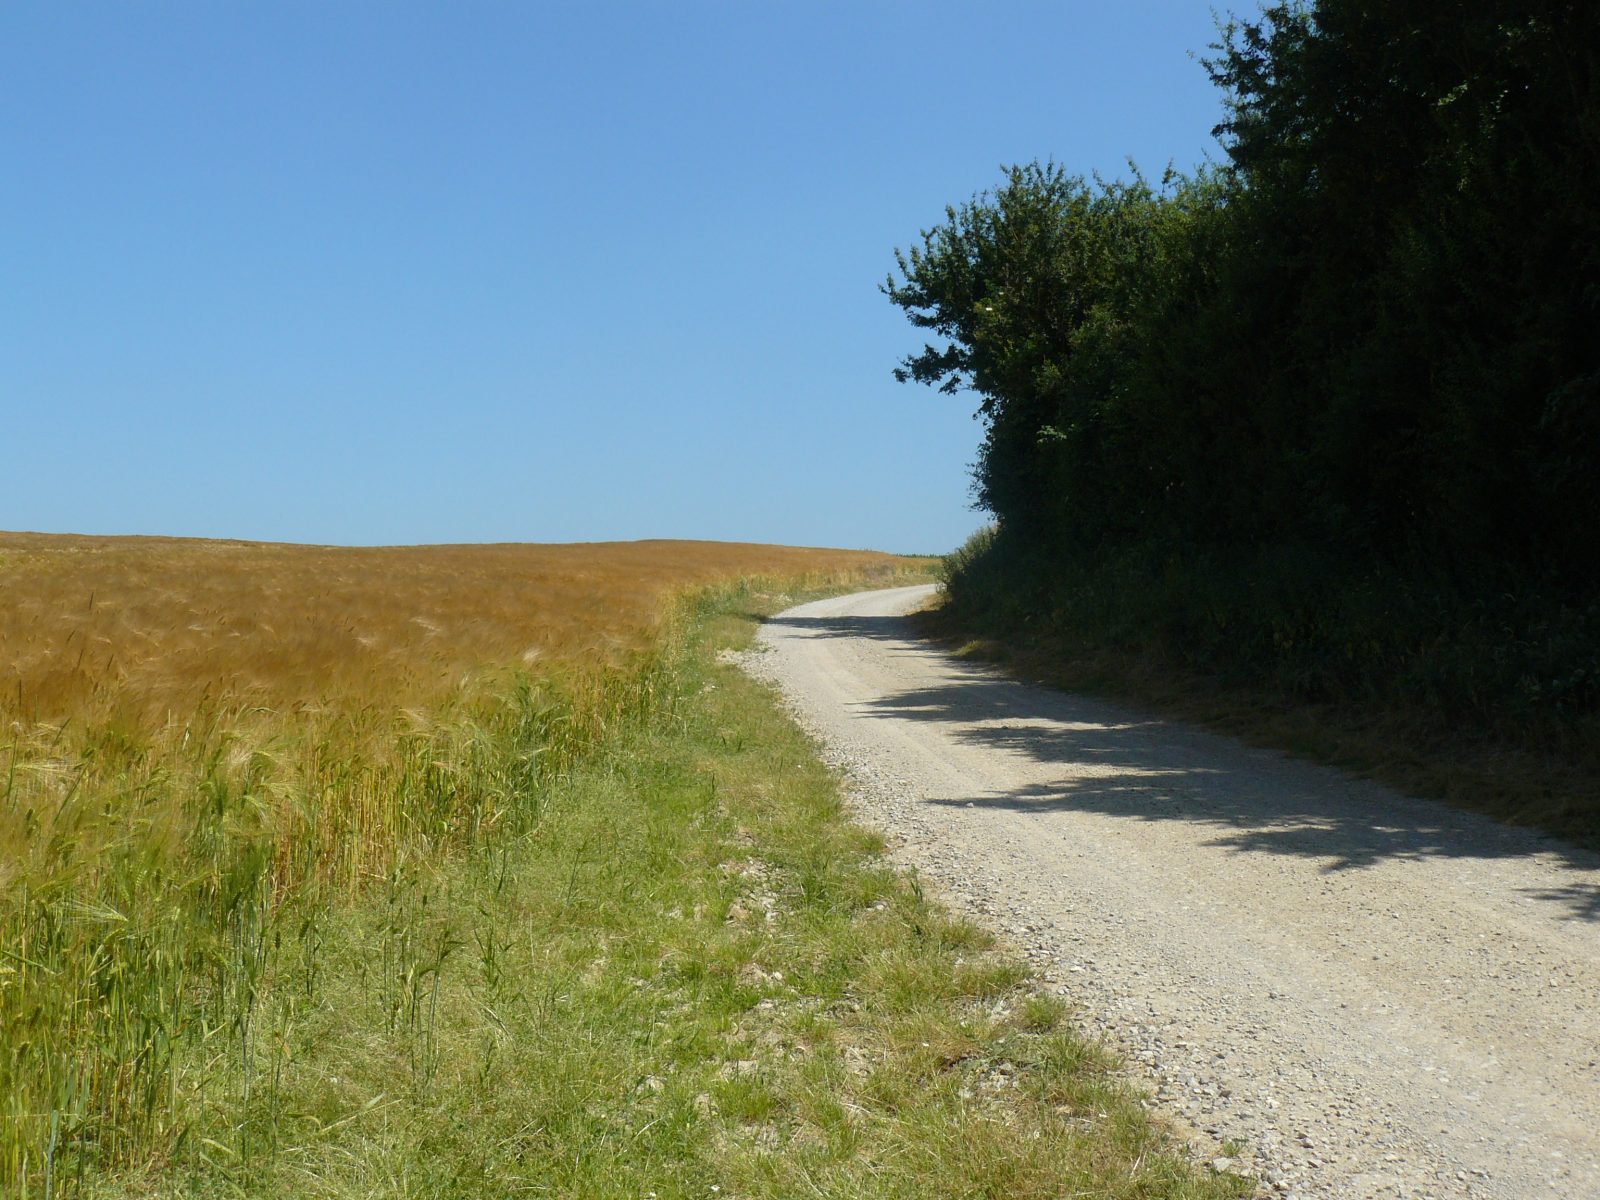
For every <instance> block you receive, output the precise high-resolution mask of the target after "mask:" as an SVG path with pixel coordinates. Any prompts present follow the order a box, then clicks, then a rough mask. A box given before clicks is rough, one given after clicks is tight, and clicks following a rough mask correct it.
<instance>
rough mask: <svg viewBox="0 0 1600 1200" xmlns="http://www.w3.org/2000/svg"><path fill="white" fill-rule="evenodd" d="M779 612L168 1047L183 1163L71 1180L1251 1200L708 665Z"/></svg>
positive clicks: (711, 604)
mask: <svg viewBox="0 0 1600 1200" xmlns="http://www.w3.org/2000/svg"><path fill="white" fill-rule="evenodd" d="M777 603H779V600H778V598H776V597H772V596H764V597H761V596H751V595H749V594H740V593H738V592H734V591H724V592H723V593H721V594H720V595H718V596H716V597H715V598H714V599H712V600H708V601H707V602H705V603H704V604H703V605H702V606H701V607H700V608H699V609H698V610H697V611H696V612H695V613H694V614H693V615H692V616H691V617H690V618H689V619H687V620H686V621H685V622H684V624H683V626H682V629H681V633H680V636H679V641H678V643H677V644H676V645H675V646H673V647H671V648H669V652H668V653H667V655H666V659H665V665H664V666H663V667H661V669H660V670H659V672H658V674H657V675H656V676H655V693H654V700H653V703H652V704H651V705H649V706H648V708H645V707H642V706H641V708H640V709H639V710H638V711H637V712H635V713H634V714H633V715H632V716H631V717H630V718H629V719H628V720H625V721H620V722H618V723H616V724H615V726H614V727H613V728H612V729H611V730H610V732H608V733H607V735H606V737H605V738H604V739H603V741H602V743H601V744H600V745H599V746H598V747H597V748H596V749H595V750H594V751H593V752H591V753H589V754H587V755H584V756H581V757H580V758H578V759H577V760H576V761H575V762H574V763H573V764H572V765H571V766H570V767H569V768H568V769H566V770H564V771H563V772H561V773H560V774H559V775H558V776H555V777H553V778H551V779H550V780H549V781H547V782H546V783H544V784H542V785H541V786H542V787H543V789H544V791H543V794H542V795H541V797H540V800H539V803H538V804H537V805H536V806H527V807H528V811H530V812H532V813H534V815H533V816H531V817H530V819H528V820H526V821H524V822H522V823H520V826H519V827H518V828H517V829H516V831H515V832H514V834H508V835H505V836H498V837H494V838H487V839H481V840H480V841H479V842H477V843H476V844H474V845H473V846H471V847H469V848H468V849H466V850H464V851H462V852H460V853H455V854H432V855H430V854H420V853H419V854H415V855H412V856H409V857H403V858H402V859H401V860H400V861H398V862H396V863H395V864H394V866H393V868H392V869H391V870H389V871H388V873H387V874H386V876H385V877H384V878H383V879H382V880H381V881H378V882H377V883H376V884H375V886H374V887H373V888H372V889H371V890H370V892H369V893H368V894H367V895H366V896H365V897H364V898H363V899H362V901H361V902H359V903H354V902H353V903H347V904H342V905H336V906H325V907H321V908H316V909H310V908H307V909H304V910H302V911H300V912H298V913H294V912H293V910H292V907H291V908H290V909H285V910H283V915H281V916H280V917H278V918H276V919H274V920H273V921H272V922H269V923H268V925H267V926H266V927H264V928H263V930H262V932H261V937H263V938H265V939H266V940H267V942H268V943H270V945H271V947H272V953H271V954H270V955H266V956H264V961H267V962H268V964H269V965H268V966H267V968H266V969H264V970H263V972H262V973H261V975H260V977H259V979H257V980H256V984H255V986H256V988H257V998H256V1000H255V1003H254V1004H253V1005H252V1006H251V1007H250V1013H251V1016H250V1019H249V1020H248V1022H245V1023H243V1026H242V1027H241V1023H239V1022H237V1021H236V1022H234V1023H233V1024H231V1025H221V1026H219V1027H218V1028H217V1029H216V1031H215V1032H214V1034H213V1035H212V1036H211V1037H210V1038H202V1039H200V1040H199V1041H198V1042H197V1043H196V1044H195V1045H190V1046H185V1047H184V1048H183V1049H182V1051H181V1053H180V1058H181V1065H180V1068H179V1069H178V1070H176V1071H175V1072H174V1074H173V1077H172V1078H173V1080H174V1083H173V1086H174V1087H175V1088H177V1089H178V1090H179V1091H180V1092H183V1091H184V1089H186V1088H188V1089H191V1090H190V1091H189V1092H186V1093H185V1094H186V1095H191V1096H192V1098H193V1102H184V1103H180V1104H179V1105H178V1110H179V1111H181V1112H182V1113H183V1114H184V1118H185V1120H184V1122H183V1128H182V1131H181V1133H180V1134H179V1135H178V1136H177V1137H175V1138H174V1139H173V1140H172V1142H171V1143H169V1144H168V1147H167V1150H166V1152H165V1153H164V1154H162V1155H161V1156H159V1157H157V1158H154V1159H152V1160H150V1161H147V1162H146V1163H144V1164H143V1165H141V1166H139V1167H137V1168H126V1167H125V1168H122V1169H119V1170H116V1171H103V1172H102V1171H96V1170H93V1169H92V1164H91V1169H85V1166H84V1162H85V1160H84V1158H83V1157H82V1156H80V1157H79V1158H78V1159H77V1160H76V1161H77V1163H78V1169H77V1172H76V1174H75V1175H74V1176H73V1177H72V1180H69V1181H67V1182H72V1181H73V1180H75V1181H77V1182H80V1183H81V1185H82V1189H83V1190H84V1191H85V1192H86V1193H89V1194H95V1195H140V1196H143V1195H182V1196H212V1195H215V1196H280V1195H295V1196H306V1197H354V1196H362V1197H390V1196H393V1197H441V1198H442V1197H473V1196H484V1197H489V1196H493V1197H506V1196H518V1195H540V1196H543V1195H555V1196H583V1197H589V1196H595V1197H607V1196H619V1197H621V1196H631V1197H652V1196H653V1197H656V1198H658V1200H666V1198H668V1197H733V1196H741V1197H745V1196H748V1197H756V1196H771V1197H779V1196H795V1197H799V1196H810V1197H815V1196H818V1195H822V1196H840V1197H876V1196H885V1197H887V1196H906V1197H911V1196H916V1197H1033V1196H1037V1197H1046V1196H1048V1197H1059V1196H1075V1195H1091V1196H1106V1197H1150V1198H1155V1197H1195V1198H1199V1197H1222V1196H1238V1195H1242V1194H1245V1193H1246V1192H1247V1191H1248V1187H1247V1185H1246V1184H1245V1183H1244V1182H1243V1181H1241V1180H1237V1179H1232V1178H1227V1177H1220V1176H1214V1175H1211V1174H1210V1173H1209V1172H1207V1171H1205V1170H1204V1169H1201V1168H1196V1167H1192V1166H1190V1165H1189V1164H1188V1163H1187V1162H1186V1161H1185V1159H1184V1158H1183V1156H1182V1155H1181V1153H1179V1152H1178V1151H1177V1149H1176V1147H1175V1146H1174V1144H1173V1143H1172V1142H1171V1141H1170V1139H1169V1138H1168V1137H1167V1136H1166V1135H1165V1134H1163V1133H1162V1132H1161V1131H1160V1130H1159V1129H1158V1128H1157V1127H1155V1126H1154V1125H1153V1124H1152V1123H1151V1121H1150V1119H1149V1117H1148V1115H1147V1114H1146V1113H1145V1111H1144V1110H1143V1109H1142V1108H1141V1106H1140V1105H1139V1103H1138V1098H1137V1096H1136V1095H1135V1094H1134V1093H1133V1092H1132V1091H1130V1089H1129V1087H1128V1085H1126V1084H1125V1083H1124V1082H1122V1080H1121V1077H1120V1076H1119V1075H1118V1073H1117V1070H1116V1066H1115V1064H1114V1062H1112V1061H1111V1059H1110V1058H1109V1057H1108V1056H1107V1055H1106V1053H1105V1052H1104V1051H1102V1050H1101V1049H1100V1048H1098V1047H1097V1046H1095V1045H1092V1044H1090V1043H1088V1042H1085V1041H1084V1040H1083V1039H1082V1038H1081V1037H1080V1036H1079V1035H1078V1034H1076V1033H1075V1032H1074V1031H1073V1030H1072V1028H1071V1024H1070V1020H1069V1016H1070V1013H1069V1010H1068V1006H1067V1005H1066V1004H1065V1003H1064V1002H1063V1001H1062V1000H1061V999H1059V998H1057V997H1054V996H1050V995H1046V994H1043V993H1041V992H1039V991H1037V990H1036V986H1035V985H1034V984H1033V983H1032V982H1031V981H1030V980H1029V979H1028V977H1027V974H1026V971H1025V970H1024V968H1023V967H1022V966H1021V964H1020V963H1019V962H1018V961H1017V960H1016V959H1014V958H1012V957H1011V956H1009V955H1008V954H1007V953H1006V952H1005V951H1003V950H1002V949H1001V948H999V947H997V946H996V945H995V944H994V943H993V942H992V940H991V939H990V938H989V937H988V935H986V934H985V933H984V932H983V931H982V930H980V929H978V928H976V927H975V926H973V925H971V924H969V923H967V922H965V921H962V920H959V919H956V918H954V917H952V916H951V915H950V914H948V913H947V912H945V911H943V910H942V909H941V908H940V907H938V906H937V905H936V904H934V903H932V902H930V900H929V899H928V898H926V897H925V896H923V895H922V894H921V891H920V889H918V888H917V887H916V885H915V882H914V880H913V879H910V878H908V877H907V876H905V875H903V874H901V873H898V872H896V871H895V870H893V869H891V868H890V866H889V865H888V864H887V863H886V861H885V860H884V858H883V857H882V853H881V852H882V846H881V845H880V842H879V839H878V838H877V837H876V836H875V835H873V834H872V833H870V832H867V831H865V830H863V829H861V828H859V827H857V826H855V825H853V824H851V823H850V822H849V821H848V820H847V819H846V816H845V813H844V812H843V810H842V807H841V800H840V796H839V792H838V789H837V785H836V781H835V780H834V779H833V778H832V777H831V776H830V775H829V773H828V772H827V771H826V770H825V768H823V767H822V766H821V765H820V764H819V763H818V761H817V759H816V757H815V755H814V753H813V751H812V748H811V746H810V745H809V744H808V743H807V742H806V740H805V739H804V738H803V736H802V735H801V734H800V733H799V732H798V730H797V729H796V728H795V727H794V726H793V724H792V723H791V722H790V721H789V720H788V719H787V718H786V717H785V716H784V715H783V713H782V712H781V710H780V709H779V708H778V706H777V705H776V704H775V702H774V700H773V698H772V697H771V695H770V694H769V693H768V692H767V691H766V690H765V689H763V688H762V687H761V686H759V685H757V684H755V683H753V682H752V681H750V680H749V679H747V678H746V677H745V676H743V675H742V674H741V673H739V672H738V671H736V670H734V669H732V668H729V667H725V666H721V665H718V664H717V662H716V658H715V655H716V651H717V650H718V649H720V648H722V647H726V646H730V645H739V644H743V643H744V642H745V641H747V640H748V638H749V636H750V632H751V630H752V628H753V622H752V621H751V620H750V619H749V618H748V617H745V616H743V615H740V614H743V613H744V612H747V611H748V610H750V609H751V608H752V607H761V606H763V605H765V606H766V607H772V606H774V605H776V604H777ZM201 1080H204V1082H205V1086H204V1087H200V1086H199V1083H200V1081H201ZM181 1099H182V1097H180V1100H181ZM67 1157H68V1158H70V1156H67ZM63 1161H66V1159H63ZM62 1183H63V1181H62V1180H60V1179H55V1180H53V1181H52V1185H51V1186H52V1187H56V1188H60V1187H61V1186H62ZM35 1194H38V1192H37V1190H36V1192H35Z"/></svg>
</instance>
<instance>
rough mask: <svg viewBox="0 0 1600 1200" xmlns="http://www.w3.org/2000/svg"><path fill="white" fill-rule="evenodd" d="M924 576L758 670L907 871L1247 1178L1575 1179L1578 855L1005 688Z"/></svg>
mask: <svg viewBox="0 0 1600 1200" xmlns="http://www.w3.org/2000/svg"><path fill="white" fill-rule="evenodd" d="M931 591H932V590H931V589H930V588H927V587H919V588H897V589H892V590H888V591H879V592H868V593H861V594H858V595H854V596H844V597H839V598H835V599H831V600H823V601H819V602H817V603H814V604H806V605H802V606H800V607H799V608H794V609H791V610H789V611H788V612H786V613H783V614H781V615H780V616H778V617H776V618H774V619H773V620H771V621H770V622H768V623H767V624H766V625H765V626H764V627H763V630H762V633H761V636H760V641H759V643H758V649H757V650H756V651H755V652H752V653H751V654H750V655H748V656H746V663H747V666H748V667H749V669H751V670H753V671H754V672H756V673H757V674H759V675H762V676H764V677H766V678H769V679H771V680H772V681H773V682H775V683H776V684H777V685H778V686H779V687H780V688H781V689H782V691H783V693H784V694H785V696H786V697H787V699H788V701H789V703H790V704H791V706H792V708H793V709H794V711H795V713H796V715H797V716H798V717H799V719H800V720H801V721H802V723H803V724H804V725H806V727H807V728H808V729H809V730H810V731H811V732H812V733H813V734H814V735H815V736H816V737H817V739H818V740H819V741H820V742H821V744H822V746H823V748H824V752H825V754H826V756H827V757H828V758H829V759H830V761H832V762H834V763H835V764H836V765H837V766H839V767H840V768H841V769H842V770H843V771H844V772H845V773H846V775H847V777H848V779H849V782H850V785H851V792H852V795H853V797H854V800H855V803H856V804H857V805H858V807H859V809H860V811H861V814H862V816H863V818H864V819H865V820H867V821H868V822H869V823H872V824H875V825H877V826H879V827H880V828H883V829H884V830H885V831H886V832H887V833H888V834H889V835H890V838H891V841H892V843H893V844H895V845H896V847H897V849H896V853H897V855H898V856H899V857H900V858H901V859H902V861H904V862H906V863H908V864H910V865H913V866H915V867H917V868H918V870H919V871H920V872H921V873H922V874H923V875H924V876H925V877H929V878H931V879H933V880H934V881H936V883H937V884H938V886H939V887H940V888H941V890H942V891H943V893H944V894H945V895H946V896H947V897H948V898H949V899H950V900H951V901H952V902H953V903H955V904H957V905H958V906H962V907H965V908H966V909H968V910H969V911H970V912H972V913H973V914H974V915H976V916H977V917H978V918H979V919H980V920H983V921H985V922H987V923H988V924H990V925H992V926H994V927H997V928H998V929H999V930H1000V931H1001V932H1002V933H1003V934H1005V935H1006V936H1007V937H1008V938H1009V939H1010V940H1011V941H1013V942H1014V943H1016V944H1017V945H1018V946H1019V947H1021V948H1022V949H1023V951H1024V952H1025V953H1027V954H1028V956H1029V957H1030V958H1031V959H1032V961H1033V962H1034V965H1035V968H1036V970H1037V971H1038V972H1039V974H1040V975H1041V976H1043V977H1044V978H1045V979H1047V980H1050V981H1052V982H1054V983H1055V984H1056V985H1057V986H1059V987H1061V988H1062V990H1063V991H1065V992H1066V993H1068V994H1069V996H1070V997H1071V998H1072V999H1074V1000H1075V1001H1076V1002H1077V1003H1078V1004H1079V1005H1080V1006H1081V1008H1082V1010H1083V1014H1084V1019H1085V1022H1086V1023H1087V1024H1088V1025H1089V1026H1090V1027H1091V1028H1093V1029H1096V1030H1098V1031H1099V1032H1100V1033H1102V1034H1103V1035H1104V1036H1105V1037H1106V1038H1107V1039H1109V1040H1110V1041H1112V1042H1114V1043H1115V1044H1117V1045H1119V1046H1120V1047H1121V1048H1122V1050H1123V1051H1124V1053H1125V1055H1126V1057H1127V1058H1128V1060H1129V1062H1130V1064H1131V1067H1132V1069H1133V1070H1134V1071H1135V1072H1136V1073H1137V1074H1140V1075H1142V1076H1144V1077H1145V1078H1147V1079H1148V1083H1149V1090H1150V1092H1151V1103H1152V1105H1153V1107H1155V1108H1157V1109H1158V1110H1160V1111H1162V1112H1164V1113H1166V1114H1167V1115H1168V1116H1169V1117H1171V1118H1173V1119H1174V1120H1175V1121H1177V1122H1178V1124H1179V1125H1180V1127H1181V1128H1184V1129H1186V1130H1187V1131H1188V1132H1189V1133H1190V1135H1191V1136H1192V1137H1193V1138H1194V1139H1195V1141H1196V1145H1197V1146H1198V1147H1199V1149H1200V1152H1201V1153H1203V1154H1204V1155H1206V1156H1207V1157H1208V1158H1217V1159H1222V1158H1226V1159H1227V1161H1226V1162H1223V1163H1222V1164H1221V1165H1222V1166H1223V1167H1224V1168H1232V1169H1237V1170H1242V1171H1246V1172H1254V1173H1257V1174H1259V1175H1260V1176H1261V1177H1262V1179H1263V1181H1264V1190H1265V1192H1266V1194H1269V1195H1270V1194H1280V1195H1297V1196H1300V1197H1303V1198H1307V1200H1309V1198H1310V1197H1341V1198H1343V1197H1369V1196H1370V1197H1376V1196H1434V1197H1441V1198H1442V1197H1504V1198H1506V1200H1536V1198H1543V1197H1570V1198H1573V1200H1596V1198H1600V857H1596V856H1594V855H1590V854H1586V853H1584V852H1582V851H1579V850H1577V849H1575V848H1572V847H1570V846H1566V845H1565V844H1563V843H1561V842H1557V841H1555V840H1552V839H1548V838H1544V837H1541V836H1538V835H1535V834H1530V833H1528V832H1525V831H1520V830H1514V829H1509V828H1506V827H1502V826H1498V825H1495V824H1493V823H1491V822H1489V821H1487V820H1484V819H1481V818H1478V817H1475V816H1473V815H1471V814H1466V813H1461V812H1457V811H1455V810H1452V809H1448V808H1445V807H1442V806H1439V805H1435V804H1431V803H1427V802H1422V801H1417V800H1412V799H1408V798H1404V797H1402V796H1399V795H1397V794H1396V793H1394V792H1392V791H1389V790H1387V789H1385V788H1383V787H1381V786H1379V785H1377V784H1374V783H1370V782H1366V781H1363V780H1359V779H1356V778H1353V777H1351V776H1348V775H1345V774H1342V773H1340V772H1337V771H1334V770H1331V769H1328V768H1323V767H1318V766H1314V765H1311V764H1307V763H1304V762H1298V761H1294V760H1291V759H1288V758H1286V757H1284V756H1282V755H1279V754H1276V753H1274V752H1270V751H1265V750H1259V749H1254V748H1251V747H1248V746H1245V745H1243V744H1241V743H1238V742H1235V741H1233V740H1230V739H1227V738H1222V737H1218V736H1215V735H1212V734H1207V733H1204V732H1201V731H1197V730H1195V729H1193V728H1190V727H1186V726H1183V725H1181V724H1178V723H1175V722H1170V721H1165V720H1159V719H1153V718H1151V717H1149V716H1141V715H1138V714H1136V713H1133V712H1130V711H1127V710H1125V709H1122V708H1119V707H1116V706H1113V705H1110V704H1106V703H1103V702H1100V701H1095V700H1088V699H1084V698H1081V697H1077V696H1072V695H1068V694H1065V693H1061V692H1055V691H1051V690H1049V689H1044V688H1039V687H1033V686H1029V685H1025V684H1021V683H1017V682H1014V681H1012V680H1008V679H1006V678H1004V677H1003V676H1002V675H1000V674H999V673H997V672H996V671H994V670H992V669H990V668H985V667H981V666H975V665H970V664H965V663H961V662H958V661H956V660H954V659H952V658H950V657H948V656H947V655H945V654H943V653H940V652H939V651H938V650H936V649H934V648H932V647H931V646H929V645H928V644H927V643H924V642H922V641H919V640H917V639H916V638H915V636H914V635H913V634H912V632H911V630H910V629H909V628H908V625H907V622H906V621H905V620H904V619H903V617H902V615H901V614H903V613H906V612H909V611H911V610H913V609H914V608H916V607H919V606H921V605H922V604H924V603H926V602H927V600H928V599H929V597H930V595H931Z"/></svg>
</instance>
